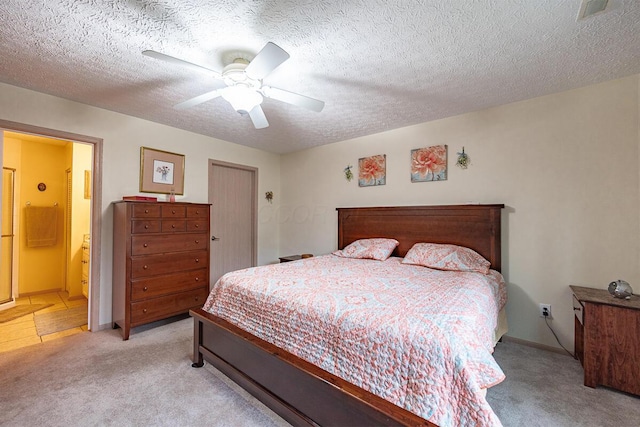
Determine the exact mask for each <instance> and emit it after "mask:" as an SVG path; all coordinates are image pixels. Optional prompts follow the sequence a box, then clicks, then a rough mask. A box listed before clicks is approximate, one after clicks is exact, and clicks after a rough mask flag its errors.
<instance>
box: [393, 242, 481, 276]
mask: <svg viewBox="0 0 640 427" xmlns="http://www.w3.org/2000/svg"><path fill="white" fill-rule="evenodd" d="M402 263H403V264H414V265H423V266H425V267H429V268H435V269H438V270H447V271H476V272H478V273H482V274H489V267H491V263H490V262H489V261H487V260H486V259H484V258H483V257H482V255H480V254H479V253H477V252H476V251H474V250H472V249H469V248H465V247H464V246H457V245H444V244H437V243H416V244H415V245H413V247H412V248H411V249H409V252H407V255H406V256H405V257H404V259H403V260H402Z"/></svg>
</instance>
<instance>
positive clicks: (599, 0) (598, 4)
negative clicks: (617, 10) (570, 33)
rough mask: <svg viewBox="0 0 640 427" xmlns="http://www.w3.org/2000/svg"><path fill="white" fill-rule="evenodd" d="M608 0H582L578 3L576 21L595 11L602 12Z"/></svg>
mask: <svg viewBox="0 0 640 427" xmlns="http://www.w3.org/2000/svg"><path fill="white" fill-rule="evenodd" d="M608 3H609V0H582V4H581V5H580V12H578V19H577V20H578V21H579V20H581V19H585V18H588V17H590V16H593V15H595V14H596V13H600V12H604V10H605V9H606V8H607V4H608Z"/></svg>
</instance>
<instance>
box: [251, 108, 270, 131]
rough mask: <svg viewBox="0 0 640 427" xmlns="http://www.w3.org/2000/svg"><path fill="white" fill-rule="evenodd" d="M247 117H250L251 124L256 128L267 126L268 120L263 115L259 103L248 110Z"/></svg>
mask: <svg viewBox="0 0 640 427" xmlns="http://www.w3.org/2000/svg"><path fill="white" fill-rule="evenodd" d="M249 117H251V121H252V122H253V126H255V128H256V129H264V128H266V127H269V122H268V121H267V116H265V115H264V111H263V110H262V107H261V106H260V104H258V105H256V106H255V107H253V108H252V109H251V111H249Z"/></svg>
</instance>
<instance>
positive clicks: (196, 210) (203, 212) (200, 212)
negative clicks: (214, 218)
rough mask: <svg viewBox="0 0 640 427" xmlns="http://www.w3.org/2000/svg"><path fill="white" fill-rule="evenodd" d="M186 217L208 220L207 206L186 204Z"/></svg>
mask: <svg viewBox="0 0 640 427" xmlns="http://www.w3.org/2000/svg"><path fill="white" fill-rule="evenodd" d="M187 218H189V219H195V218H202V219H205V220H207V221H208V220H209V206H187Z"/></svg>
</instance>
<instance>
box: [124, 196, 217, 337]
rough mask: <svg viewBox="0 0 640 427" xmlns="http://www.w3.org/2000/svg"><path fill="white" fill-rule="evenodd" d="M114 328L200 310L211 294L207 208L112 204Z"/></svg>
mask: <svg viewBox="0 0 640 427" xmlns="http://www.w3.org/2000/svg"><path fill="white" fill-rule="evenodd" d="M113 206H114V211H113V327H114V328H116V327H118V326H119V327H120V328H122V337H123V339H125V340H127V339H129V334H130V331H131V328H134V327H136V326H140V325H143V324H146V323H150V322H155V321H156V320H160V319H164V318H167V317H170V316H174V315H176V314H181V313H186V312H188V311H189V310H190V309H191V308H196V307H201V306H202V305H203V304H204V302H205V300H206V298H207V295H208V294H209V205H208V204H194V203H155V202H133V201H121V202H116V203H114V204H113Z"/></svg>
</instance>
